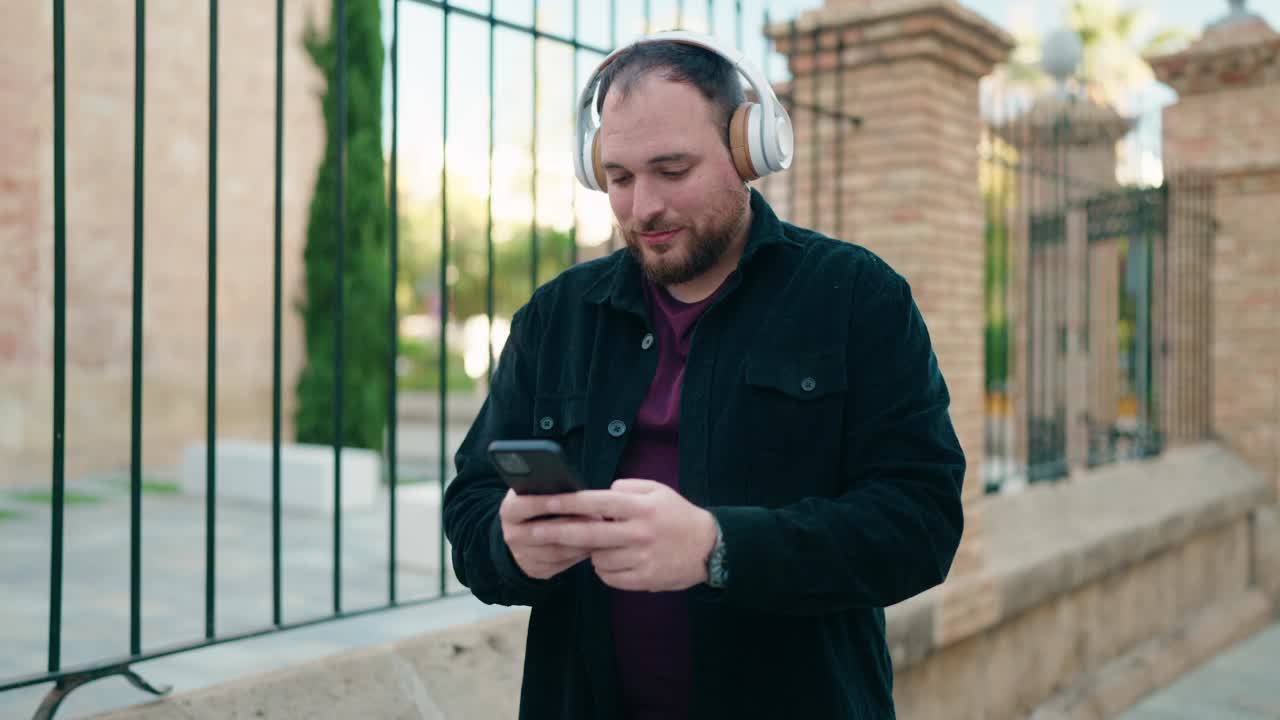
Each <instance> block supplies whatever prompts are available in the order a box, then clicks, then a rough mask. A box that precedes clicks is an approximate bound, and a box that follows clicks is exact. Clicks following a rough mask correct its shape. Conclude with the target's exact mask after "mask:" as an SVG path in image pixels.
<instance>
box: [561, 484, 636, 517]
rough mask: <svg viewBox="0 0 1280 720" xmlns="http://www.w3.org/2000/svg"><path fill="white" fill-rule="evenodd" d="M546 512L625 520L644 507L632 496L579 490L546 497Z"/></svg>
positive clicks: (602, 491)
mask: <svg viewBox="0 0 1280 720" xmlns="http://www.w3.org/2000/svg"><path fill="white" fill-rule="evenodd" d="M546 508H547V511H548V512H552V513H564V514H570V515H586V516H591V515H595V516H599V517H607V518H613V519H615V520H625V519H627V518H632V517H635V516H636V515H638V514H639V513H640V512H642V511H643V509H644V505H643V504H642V503H641V502H639V500H638V499H637V498H636V497H635V495H634V494H632V495H628V494H626V493H619V492H615V491H613V490H580V491H578V492H575V493H565V494H564V495H549V496H547V505H546Z"/></svg>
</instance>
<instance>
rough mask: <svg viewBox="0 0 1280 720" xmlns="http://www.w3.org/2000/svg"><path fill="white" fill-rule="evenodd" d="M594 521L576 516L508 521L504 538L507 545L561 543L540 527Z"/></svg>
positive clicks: (503, 532)
mask: <svg viewBox="0 0 1280 720" xmlns="http://www.w3.org/2000/svg"><path fill="white" fill-rule="evenodd" d="M581 522H594V521H593V520H589V519H586V518H580V517H576V516H569V517H560V518H547V519H544V520H533V519H529V520H525V521H524V522H507V523H503V525H502V539H503V540H506V541H507V545H518V546H520V547H541V546H547V545H559V544H560V543H558V542H557V541H556V539H555V536H554V535H552V534H548V533H545V532H540V531H539V529H540V528H548V527H555V526H557V525H561V524H564V523H581Z"/></svg>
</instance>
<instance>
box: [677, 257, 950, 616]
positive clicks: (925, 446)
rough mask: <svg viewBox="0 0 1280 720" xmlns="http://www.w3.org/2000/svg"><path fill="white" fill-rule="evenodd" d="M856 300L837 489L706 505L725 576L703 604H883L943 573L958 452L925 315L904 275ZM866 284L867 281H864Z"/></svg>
mask: <svg viewBox="0 0 1280 720" xmlns="http://www.w3.org/2000/svg"><path fill="white" fill-rule="evenodd" d="M879 269H880V270H882V271H883V272H884V275H883V281H882V282H880V283H878V285H879V288H878V289H877V290H874V291H871V292H868V293H865V294H864V297H867V296H870V297H868V298H867V299H864V300H862V301H861V302H857V303H855V305H854V318H853V320H852V323H851V325H852V327H851V328H850V335H849V365H848V377H849V393H850V394H849V399H848V405H847V407H848V409H847V410H846V412H845V427H844V428H843V432H844V433H845V437H844V452H843V467H842V468H841V471H842V472H843V473H844V478H843V480H844V483H843V484H842V487H845V488H847V490H846V491H845V493H844V494H843V495H842V496H839V497H835V498H806V499H803V500H801V501H799V502H796V503H794V504H791V505H788V506H785V507H782V508H762V507H713V508H709V510H710V511H711V512H712V514H713V515H715V517H716V520H717V521H718V522H719V523H720V527H721V530H722V532H723V533H724V542H725V551H726V561H727V565H728V571H729V576H728V583H727V586H726V588H724V589H723V590H721V591H712V590H710V589H709V588H706V587H705V586H699V588H698V590H697V591H696V593H695V594H696V595H697V596H698V597H701V598H703V599H705V600H706V601H708V602H714V603H732V604H735V605H739V606H743V607H749V608H754V609H758V610H761V611H765V612H777V613H790V614H821V613H828V612H835V611H840V610H843V609H847V608H854V607H886V606H889V605H892V604H895V603H898V602H900V601H902V600H905V599H907V598H909V597H911V596H913V595H916V594H917V593H920V592H923V591H924V590H926V589H928V588H930V587H932V586H934V585H937V584H939V583H941V582H942V581H943V580H944V579H945V578H946V576H947V572H948V570H949V569H950V567H951V561H952V559H953V558H954V556H955V552H956V549H957V547H958V546H959V542H960V536H961V533H962V530H963V526H964V513H963V511H962V508H961V502H960V489H961V484H962V481H963V478H964V472H965V458H964V453H963V451H962V450H961V448H960V443H959V440H958V439H957V437H956V434H955V430H954V429H953V427H952V424H951V419H950V415H949V412H948V405H949V395H948V391H947V387H946V384H945V382H944V380H943V377H942V373H941V372H940V370H939V369H938V364H937V359H936V358H935V356H934V353H933V349H932V347H931V343H930V340H929V334H928V331H927V329H926V327H925V323H924V319H923V318H922V317H921V315H920V311H919V309H918V308H917V307H916V304H915V301H914V300H913V299H912V296H911V291H910V288H909V286H908V285H907V282H906V281H905V280H904V279H903V278H901V277H900V276H898V275H897V274H896V273H893V271H892V270H890V269H889V268H888V267H887V266H884V265H882V264H881V265H880V266H879ZM868 284H871V283H868Z"/></svg>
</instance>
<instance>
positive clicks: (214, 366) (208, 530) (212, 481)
mask: <svg viewBox="0 0 1280 720" xmlns="http://www.w3.org/2000/svg"><path fill="white" fill-rule="evenodd" d="M208 170H209V221H208V231H209V259H208V265H209V267H208V288H207V290H208V302H207V303H206V305H205V307H206V311H207V315H208V317H207V323H206V325H207V328H208V329H207V331H206V332H207V333H208V353H207V354H206V357H205V445H204V462H205V473H204V478H205V486H206V490H205V496H204V518H205V534H204V587H205V597H204V601H205V602H204V636H205V637H206V638H212V637H213V635H214V609H215V602H216V599H217V595H216V589H217V572H216V570H217V566H216V565H215V561H216V556H217V552H216V549H215V545H216V537H217V528H218V525H217V514H216V512H217V502H216V489H217V480H218V477H217V465H216V463H217V460H216V458H217V455H216V452H215V451H216V450H217V437H218V435H217V408H218V360H217V356H218V0H209V168H208Z"/></svg>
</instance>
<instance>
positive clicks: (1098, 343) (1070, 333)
mask: <svg viewBox="0 0 1280 720" xmlns="http://www.w3.org/2000/svg"><path fill="white" fill-rule="evenodd" d="M1091 102H1092V101H1089V100H1086V99H1084V98H1078V99H1073V98H1071V97H1068V96H1064V95H1058V96H1046V97H1044V98H1041V99H1040V101H1038V102H1037V103H1027V102H1025V101H1023V102H1018V103H993V104H1002V105H1003V106H1002V107H1000V108H999V112H998V116H996V117H989V118H988V124H987V126H986V128H985V131H984V134H983V139H982V145H981V160H980V175H981V177H982V191H983V195H984V202H985V207H986V237H987V272H986V301H987V318H986V378H987V383H986V385H987V387H986V392H987V415H986V429H985V445H984V450H985V452H984V456H985V463H984V468H983V480H984V484H985V486H986V489H987V491H988V492H997V491H1000V490H1002V489H1005V488H1008V487H1010V486H1015V487H1020V486H1022V485H1024V484H1026V483H1035V482H1040V481H1047V480H1055V479H1059V478H1064V477H1067V476H1068V475H1070V474H1071V473H1073V472H1076V471H1080V470H1084V469H1087V468H1090V467H1094V466H1097V465H1101V464H1105V463H1110V462H1114V461H1116V460H1120V459H1133V458H1142V457H1148V456H1151V455H1154V454H1158V453H1160V452H1161V451H1162V450H1163V449H1164V448H1165V447H1166V446H1168V445H1169V444H1171V443H1172V444H1180V443H1186V442H1193V441H1196V440H1199V439H1203V438H1206V437H1208V436H1209V435H1210V434H1211V433H1212V428H1211V425H1210V410H1209V408H1210V405H1209V401H1208V393H1209V392H1210V387H1211V384H1212V378H1211V374H1210V368H1209V366H1208V360H1209V356H1210V353H1209V351H1208V347H1209V342H1210V338H1211V332H1210V327H1209V324H1208V320H1209V309H1210V295H1209V281H1210V273H1211V264H1210V261H1211V256H1210V248H1211V244H1212V240H1213V233H1214V225H1215V224H1214V220H1213V217H1212V214H1213V210H1212V188H1211V185H1210V183H1209V182H1208V181H1207V180H1206V179H1205V178H1204V177H1201V176H1199V175H1195V174H1190V173H1180V172H1177V171H1175V170H1173V169H1170V168H1152V167H1150V164H1148V165H1146V166H1142V167H1136V168H1135V167H1128V170H1129V173H1128V174H1130V175H1132V174H1134V173H1135V172H1140V171H1145V172H1146V173H1147V176H1146V177H1138V178H1133V179H1131V180H1129V181H1127V182H1126V183H1120V182H1118V181H1117V179H1116V177H1117V168H1118V167H1120V168H1122V169H1123V168H1124V163H1126V162H1128V163H1129V164H1130V165H1131V166H1132V165H1134V158H1135V157H1138V156H1142V155H1143V153H1146V154H1150V150H1151V148H1150V143H1151V138H1150V132H1149V128H1147V127H1146V126H1145V125H1144V122H1143V121H1144V120H1145V118H1143V117H1141V116H1140V117H1137V118H1123V117H1121V116H1119V115H1118V114H1117V115H1114V116H1108V115H1107V114H1106V113H1105V112H1103V111H1102V110H1101V108H1100V107H1099V106H1096V105H1091V104H1090V103H1091ZM1086 105H1088V106H1089V107H1088V109H1086V108H1085V107H1084V106H1086ZM1144 131H1147V134H1146V135H1145V136H1140V133H1142V132H1144ZM1156 142H1158V138H1157V139H1156ZM1116 148H1119V149H1120V150H1119V155H1117V153H1116ZM1153 170H1158V172H1152V171H1153ZM1171 259H1173V263H1172V264H1171Z"/></svg>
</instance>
